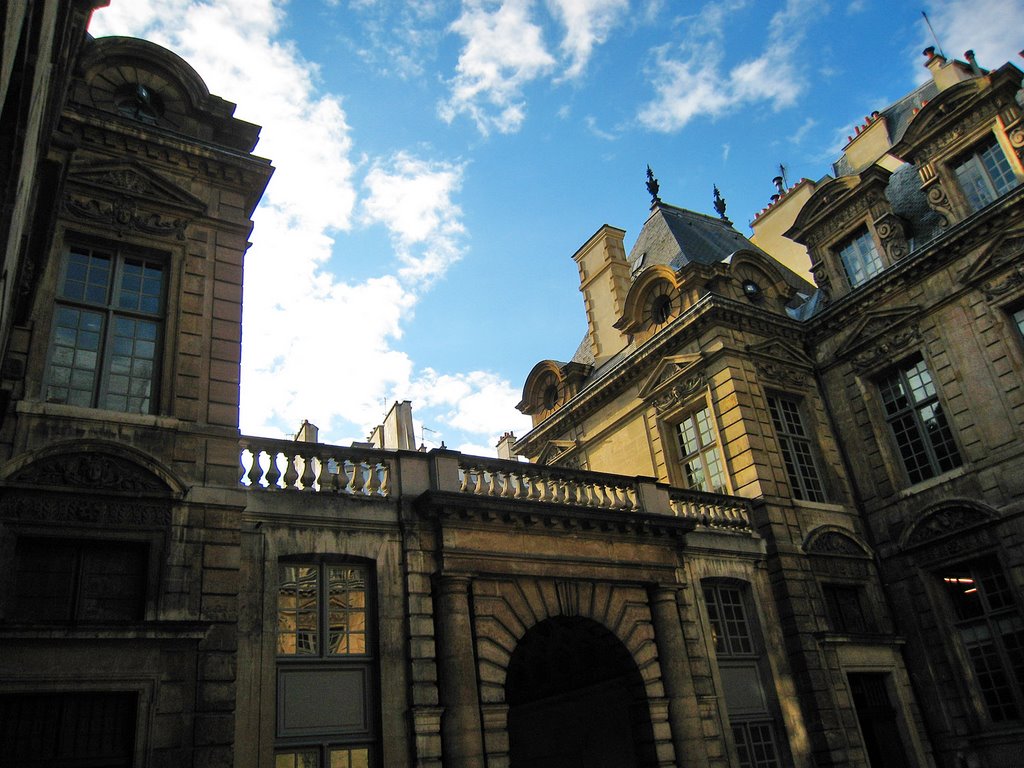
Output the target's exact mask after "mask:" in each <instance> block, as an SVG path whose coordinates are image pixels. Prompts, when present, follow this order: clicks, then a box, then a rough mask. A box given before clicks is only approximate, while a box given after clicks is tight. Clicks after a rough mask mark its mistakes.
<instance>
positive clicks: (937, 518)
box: [904, 507, 989, 547]
mask: <svg viewBox="0 0 1024 768" xmlns="http://www.w3.org/2000/svg"><path fill="white" fill-rule="evenodd" d="M988 521H989V517H988V516H987V515H984V514H982V513H981V512H979V511H977V510H974V509H969V508H967V507H947V508H944V509H939V510H937V511H935V512H932V513H930V514H927V515H925V517H924V518H923V519H922V520H921V521H920V522H919V523H918V524H917V525H916V526H914V529H913V531H911V533H910V535H909V536H908V537H907V540H906V542H905V543H904V546H905V547H914V546H918V545H921V544H925V543H928V542H930V541H934V540H936V539H941V538H943V537H944V536H950V535H952V534H957V535H958V537H959V536H960V535H962V534H963V533H964V532H965V531H966V530H967V529H969V528H973V527H975V526H977V525H980V524H982V523H986V522H988Z"/></svg>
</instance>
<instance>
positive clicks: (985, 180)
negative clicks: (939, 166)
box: [947, 131, 1024, 216]
mask: <svg viewBox="0 0 1024 768" xmlns="http://www.w3.org/2000/svg"><path fill="white" fill-rule="evenodd" d="M986 156H989V157H992V158H995V159H996V160H997V161H998V160H1001V161H1002V163H1003V166H1004V167H1003V168H1000V169H998V176H999V177H1001V178H999V179H995V178H993V176H992V173H993V169H991V168H990V167H989V164H988V163H987V162H986ZM968 166H970V168H969V170H970V179H967V181H970V182H973V188H969V187H968V185H967V183H966V182H965V177H966V176H967V175H968V174H967V172H966V171H964V169H965V168H967V167H968ZM947 167H948V168H949V174H950V177H951V178H952V180H953V183H954V184H955V186H956V189H957V191H958V192H959V193H960V197H961V199H962V200H963V204H964V209H965V212H966V214H967V215H968V216H970V215H972V214H975V213H977V212H978V211H980V210H982V209H983V208H986V207H988V206H989V205H991V204H992V203H994V202H995V201H996V200H998V199H999V198H1001V197H1003V196H1004V195H1006V194H1008V193H1010V192H1011V191H1013V190H1014V189H1015V188H1017V187H1018V186H1020V185H1021V183H1024V181H1022V179H1021V176H1020V174H1019V173H1018V172H1017V169H1016V168H1014V163H1013V160H1012V159H1011V158H1010V157H1009V156H1008V155H1007V153H1006V149H1005V148H1004V147H1003V144H1002V142H1000V140H999V137H998V136H997V135H996V133H995V132H992V131H989V132H986V133H984V134H982V135H980V136H978V137H977V138H975V139H974V140H973V141H972V142H971V143H970V145H968V146H967V147H966V148H965V149H962V150H961V151H959V152H957V153H956V154H955V155H954V156H953V157H952V158H950V160H949V161H948V162H947ZM962 171H964V172H962ZM1005 177H1009V179H1010V181H1011V182H1012V183H1009V184H1005V181H1004V179H1005ZM997 181H998V185H997ZM979 183H980V184H979ZM979 186H980V187H982V188H983V189H981V190H979ZM979 192H981V193H983V194H978V193H979ZM982 197H984V198H985V199H982Z"/></svg>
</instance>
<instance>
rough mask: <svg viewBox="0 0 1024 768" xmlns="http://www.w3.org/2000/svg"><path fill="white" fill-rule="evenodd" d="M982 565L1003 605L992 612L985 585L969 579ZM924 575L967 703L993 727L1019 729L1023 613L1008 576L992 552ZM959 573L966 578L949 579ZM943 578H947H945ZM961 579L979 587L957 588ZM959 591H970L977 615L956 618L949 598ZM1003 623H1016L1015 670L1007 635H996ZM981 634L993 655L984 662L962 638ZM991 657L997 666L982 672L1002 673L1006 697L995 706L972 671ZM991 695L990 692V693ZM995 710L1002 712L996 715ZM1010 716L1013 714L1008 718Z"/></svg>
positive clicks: (1023, 705) (1023, 715)
mask: <svg viewBox="0 0 1024 768" xmlns="http://www.w3.org/2000/svg"><path fill="white" fill-rule="evenodd" d="M981 566H985V567H987V568H988V574H989V575H993V574H994V575H995V576H997V577H998V578H999V579H1000V580H1001V581H1002V584H1003V587H1004V594H1003V595H1002V596H1001V599H1002V600H1003V601H1004V602H1003V604H1002V605H1001V606H995V607H994V606H993V605H992V602H993V601H991V600H990V599H989V594H988V592H989V590H988V587H986V586H985V581H984V580H983V579H981V578H973V577H974V576H976V575H977V574H979V573H980V571H979V570H975V569H977V568H980V567H981ZM929 571H930V576H931V578H932V583H933V584H934V585H935V587H936V591H937V592H939V594H940V595H941V605H942V606H943V611H942V613H943V614H945V616H946V617H947V618H948V621H949V625H950V628H951V629H952V630H953V631H952V632H951V633H949V637H950V640H951V641H952V642H953V643H954V644H955V645H956V647H957V649H958V650H959V653H958V654H957V655H958V657H959V659H960V664H961V665H962V667H963V668H964V673H965V674H962V675H960V677H961V678H962V679H963V680H964V681H965V682H967V683H968V685H969V691H970V694H971V698H972V699H974V700H975V701H976V703H977V707H978V710H979V713H980V714H981V715H982V716H983V717H985V718H986V719H987V720H988V721H989V722H990V723H992V724H993V725H997V726H1000V725H1009V726H1017V727H1019V726H1020V724H1021V723H1022V722H1024V611H1022V608H1021V600H1020V596H1019V590H1018V589H1016V588H1015V585H1014V584H1013V583H1012V581H1011V580H1010V575H1009V572H1008V571H1007V569H1006V568H1005V567H1004V565H1003V563H1002V562H1001V559H1000V557H999V556H998V554H997V553H995V552H991V551H989V552H980V553H976V554H974V555H973V556H971V557H969V558H967V559H965V560H958V561H955V562H951V563H944V564H942V565H939V566H936V567H932V568H930V569H929ZM962 572H967V573H968V574H969V575H968V576H967V577H962V576H956V575H953V574H957V573H962ZM944 573H946V574H951V575H949V576H944V575H943V574H944ZM962 578H968V579H971V583H973V584H980V585H981V589H980V590H978V589H977V587H970V585H969V584H967V582H963V583H960V579H962ZM960 586H967V587H968V589H967V590H965V594H967V593H968V592H971V591H973V592H974V593H976V594H977V595H978V597H979V598H980V603H979V604H978V605H979V608H980V609H981V610H980V611H979V612H978V613H976V614H974V615H970V616H963V615H961V614H960V611H959V610H958V606H957V604H956V602H955V601H954V598H953V597H952V593H953V592H954V591H955V590H957V589H958V588H959V587H960ZM1006 622H1013V623H1014V624H1015V627H1013V628H1014V629H1015V632H1016V633H1017V634H1018V635H1019V636H1020V637H1018V638H1017V639H1018V642H1019V643H1020V645H1019V646H1018V648H1017V653H1018V654H1021V656H1022V660H1021V662H1020V665H1019V667H1017V668H1015V667H1014V662H1013V658H1012V656H1013V654H1012V651H1010V650H1007V648H1006V645H1005V639H1004V638H1005V637H1006V634H1005V633H1003V634H1000V631H999V630H1000V629H1001V627H1000V624H1004V625H1005V624H1006ZM979 630H981V631H979ZM985 631H987V632H988V640H989V643H990V644H991V645H992V646H993V649H994V651H993V652H992V653H989V654H987V656H986V658H985V659H979V658H976V657H975V656H974V655H973V654H972V649H971V645H969V644H968V640H967V638H966V635H967V634H968V632H971V633H972V634H974V636H975V637H974V639H975V640H977V639H978V638H982V633H983V632H985ZM982 639H983V638H982ZM993 657H994V658H995V660H996V661H997V662H998V665H997V666H989V667H988V670H987V673H988V674H989V675H991V674H993V673H1001V675H1002V677H1003V679H1004V683H1005V686H1004V687H1005V689H1006V692H1007V694H1008V699H1006V698H1004V699H1003V700H1002V701H1000V702H993V701H992V700H991V698H990V696H989V695H988V694H987V690H988V689H986V688H985V687H984V683H983V680H982V675H981V673H980V672H979V669H978V666H977V662H978V661H985V662H986V663H988V662H991V661H992V660H993ZM993 693H995V691H994V689H993ZM997 709H998V710H1001V711H996V710H997ZM1011 711H1012V712H1013V714H1009V712H1011Z"/></svg>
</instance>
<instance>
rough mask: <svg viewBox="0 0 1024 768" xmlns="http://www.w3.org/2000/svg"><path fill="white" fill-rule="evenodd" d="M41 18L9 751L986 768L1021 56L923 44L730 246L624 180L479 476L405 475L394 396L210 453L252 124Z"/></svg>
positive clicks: (60, 761)
mask: <svg viewBox="0 0 1024 768" xmlns="http://www.w3.org/2000/svg"><path fill="white" fill-rule="evenodd" d="M93 5H95V3H94V4H93ZM37 7H38V8H41V9H42V8H45V9H47V10H46V11H45V12H44V11H38V12H35V11H34V12H35V13H38V14H42V15H37V16H31V14H30V13H29V12H27V11H26V12H25V13H22V14H21V15H20V16H19V15H18V14H17V13H12V14H8V16H7V20H6V23H7V25H8V26H7V27H5V40H8V39H12V40H13V39H18V40H26V41H29V42H31V43H32V45H36V43H37V41H38V40H40V39H49V40H51V41H53V48H52V61H53V63H54V66H55V67H56V69H55V70H54V71H55V72H58V73H62V74H61V75H60V77H61V78H63V80H61V79H55V80H53V81H51V82H50V86H49V90H48V91H46V92H45V93H44V92H41V91H39V90H38V88H39V84H40V82H42V81H41V80H40V78H39V77H36V76H35V75H32V74H31V72H28V70H26V69H24V67H23V65H22V64H17V62H29V61H32V62H37V61H39V60H40V59H39V57H36V56H28V57H24V58H17V57H15V58H11V57H9V56H8V50H7V48H6V47H5V49H4V56H3V59H2V61H3V62H4V67H5V68H4V70H3V73H4V79H3V81H2V83H3V86H4V88H5V93H7V94H8V96H5V99H4V102H3V104H4V108H3V109H4V111H3V112H2V113H0V130H2V131H3V135H4V136H19V137H26V136H27V137H30V138H29V139H26V142H27V143H28V144H31V152H30V151H29V147H28V146H26V147H24V148H23V150H21V151H19V152H13V151H12V152H11V153H10V154H9V155H8V156H5V157H6V159H5V162H8V164H9V165H10V164H11V163H12V162H13V161H14V160H16V161H17V163H22V165H21V166H19V168H22V169H23V170H20V171H19V173H20V174H21V176H22V177H24V178H25V179H27V180H28V183H27V185H23V186H22V187H21V188H22V189H28V190H30V191H31V194H30V199H25V200H22V199H21V198H20V197H17V193H16V192H12V190H13V189H17V188H16V187H12V186H11V185H10V184H8V187H6V188H5V192H4V194H5V195H7V197H5V203H7V202H11V201H14V200H15V199H16V198H17V201H18V202H17V204H14V205H6V206H5V209H4V211H5V216H6V218H5V219H4V220H3V227H4V230H3V231H2V232H0V235H2V236H3V242H4V243H5V248H6V250H5V252H4V264H5V269H6V272H5V274H6V275H8V278H5V279H10V280H11V281H12V282H11V284H10V286H8V284H6V283H5V288H4V290H5V294H4V296H5V299H4V304H3V323H4V324H3V326H2V329H3V334H2V337H0V343H2V358H0V360H2V362H0V392H2V394H3V397H2V400H0V405H2V406H3V409H2V413H0V416H2V422H0V755H3V758H0V759H2V760H5V761H7V762H11V763H12V764H16V765H48V766H70V765H82V764H90V765H109V766H226V765H235V766H238V768H249V767H250V766H266V767H268V768H269V766H274V767H275V768H285V767H289V768H299V767H300V766H301V767H302V768H312V767H313V766H330V767H331V768H336V767H338V766H341V767H342V768H361V767H363V766H366V768H370V767H371V766H372V767H373V768H402V767H403V766H409V767H410V768H412V766H417V767H423V768H440V767H441V766H446V767H452V768H454V767H456V766H457V767H459V768H470V767H472V768H484V767H485V766H486V768H505V767H506V766H512V767H513V768H518V767H519V766H526V767H531V766H534V767H539V766H555V765H558V766H563V765H565V766H571V765H587V766H617V767H621V766H635V767H636V768H641V767H648V766H663V767H665V768H667V767H668V766H697V767H700V768H725V767H726V766H730V767H733V768H745V767H746V766H756V768H769V767H770V766H779V767H781V766H801V767H806V768H810V767H811V766H844V767H848V768H854V767H855V766H856V767H860V768H863V767H865V766H872V768H880V767H882V766H920V767H921V768H925V767H928V768H932V767H933V766H934V767H935V768H962V766H970V767H971V768H995V767H996V766H1009V765H1013V764H1014V761H1015V755H1016V752H1017V751H1019V745H1020V743H1022V741H1024V727H1022V717H1024V685H1022V683H1024V623H1022V613H1021V611H1022V607H1021V585H1022V579H1024V568H1022V565H1024V563H1022V560H1024V552H1022V551H1021V537H1020V534H1021V522H1020V512H1021V509H1022V501H1021V496H1022V489H1021V485H1020V483H1021V480H1020V478H1021V476H1022V474H1024V473H1022V471H1021V470H1022V469H1024V468H1022V467H1021V466H1020V465H1021V462H1022V450H1024V447H1022V443H1021V440H1020V437H1019V435H1020V433H1021V419H1022V418H1024V408H1022V406H1021V397H1022V390H1021V387H1020V380H1021V371H1022V369H1024V339H1022V326H1024V279H1022V278H1021V275H1022V274H1024V273H1022V272H1021V267H1020V264H1021V254H1022V252H1024V234H1022V233H1024V222H1022V221H1021V219H1022V217H1024V204H1022V202H1021V200H1022V196H1024V185H1021V184H1020V182H1021V181H1022V180H1024V171H1022V166H1021V151H1022V146H1024V130H1022V125H1021V111H1020V106H1019V102H1020V98H1019V89H1020V85H1021V73H1020V72H1019V71H1018V70H1017V69H1015V68H1014V67H1012V66H1010V65H1006V66H1004V67H1002V68H1000V69H998V70H994V71H991V72H987V71H984V70H982V69H981V68H980V67H978V66H977V64H976V63H975V62H974V61H973V59H972V58H968V62H966V63H965V62H959V61H951V62H947V61H946V60H944V59H942V58H941V57H938V56H932V57H930V58H929V69H930V71H931V72H932V75H933V77H932V78H931V80H929V82H927V83H925V84H924V85H923V86H921V88H920V89H918V91H915V92H914V93H913V94H910V95H908V97H906V98H905V99H903V100H901V101H900V102H897V103H896V104H894V105H893V106H892V107H890V108H889V109H887V110H884V111H883V112H881V113H879V114H878V115H874V116H872V118H870V119H869V121H868V122H867V124H866V125H865V126H864V127H863V130H861V131H859V132H858V134H857V136H856V138H851V142H850V145H849V146H848V147H847V148H846V150H845V152H844V155H843V157H842V158H841V159H840V161H839V162H838V163H837V164H836V167H835V176H834V177H832V176H827V177H825V178H823V179H821V180H819V181H817V182H811V181H808V180H803V181H801V182H800V183H799V184H798V185H796V186H795V187H794V188H793V189H791V190H785V189H783V190H782V191H780V194H779V196H778V198H777V199H776V200H775V201H774V202H773V205H772V206H771V207H770V208H769V209H768V210H766V211H764V212H762V214H760V215H759V217H758V219H757V220H756V221H755V224H754V230H755V234H754V237H753V238H751V239H747V238H745V237H744V236H743V235H741V234H740V233H739V232H737V231H736V230H735V229H734V228H733V227H732V225H731V222H729V221H728V220H727V219H726V218H725V210H724V205H721V206H720V213H719V216H718V217H715V216H705V215H703V214H700V213H695V212H692V211H686V210H683V209H679V208H676V207H674V206H671V205H668V204H666V203H664V202H662V201H661V199H660V198H659V197H658V188H657V183H656V181H655V180H654V179H653V175H652V176H651V178H650V185H649V189H650V191H651V193H652V198H653V201H652V208H651V215H650V217H649V219H648V220H647V222H645V224H644V225H643V227H642V229H641V231H640V233H639V235H638V237H637V239H636V243H635V245H634V247H633V248H632V251H631V253H630V254H629V255H628V256H627V254H626V253H625V248H624V245H623V243H624V237H625V233H624V232H623V231H622V230H620V229H616V228H613V227H610V226H603V227H601V228H600V229H599V230H598V231H597V232H596V233H595V234H594V236H593V237H591V238H590V239H589V240H588V241H587V242H586V243H585V244H584V245H583V246H582V247H581V248H580V249H579V251H577V253H576V254H575V255H574V259H575V261H576V263H577V264H578V266H579V271H580V289H581V291H582V293H583V296H584V307H585V311H586V316H587V322H588V331H587V335H586V338H585V339H584V341H583V344H582V345H581V346H580V348H579V350H577V352H576V354H575V355H574V356H573V358H572V359H571V360H570V361H569V362H558V361H554V360H546V361H543V362H541V363H539V364H538V365H537V366H536V367H535V368H534V369H533V371H532V372H531V373H530V374H529V376H528V377H527V380H526V384H525V387H524V394H523V401H522V403H521V408H522V409H523V410H524V411H525V412H527V413H529V414H531V415H532V416H533V422H534V423H533V429H532V430H531V431H530V432H529V433H528V434H527V435H525V436H524V437H523V438H522V439H520V440H518V441H515V440H514V439H513V438H512V437H511V436H506V437H505V438H504V439H503V441H502V451H503V452H504V453H505V454H507V455H506V458H504V459H484V458H479V457H471V456H464V455H462V454H459V453H457V452H453V451H447V450H435V451H430V452H420V451H417V450H414V449H413V444H412V431H411V429H410V421H409V420H410V418H411V410H410V405H409V404H408V403H397V404H396V405H395V407H394V409H393V410H392V412H391V414H389V416H388V418H387V419H386V420H385V424H384V425H382V427H381V428H379V429H378V430H376V431H375V432H374V435H373V439H372V440H371V441H370V442H368V443H364V444H357V445H353V446H351V447H341V446H332V445H326V444H323V443H320V442H318V441H317V439H316V430H315V428H314V427H313V426H312V425H309V424H304V425H303V427H302V428H301V429H300V432H299V434H298V435H297V436H296V439H295V440H291V441H288V440H273V439H263V438H259V437H254V436H240V435H239V431H238V389H239V359H240V343H241V342H240V317H241V301H242V293H241V285H242V262H243V256H244V253H245V250H246V248H247V246H248V241H247V239H248V236H249V234H250V230H251V226H252V223H251V216H252V212H253V210H254V208H255V206H256V204H257V202H258V200H259V198H260V195H261V194H262V192H263V189H264V187H265V185H266V184H267V181H268V180H269V178H270V174H271V172H272V168H271V166H270V164H269V162H268V161H267V160H263V159H261V158H259V157H257V156H255V155H253V149H254V147H255V144H256V140H257V137H258V130H259V129H258V128H257V127H256V126H252V125H249V124H247V123H244V122H243V121H240V120H238V119H236V118H234V117H233V116H232V111H233V106H232V105H231V104H230V103H228V102H225V101H223V100H222V99H219V98H218V97H216V96H212V95H211V94H210V93H209V92H208V90H207V88H206V86H205V85H204V84H203V82H202V80H201V78H200V77H199V76H198V75H197V74H196V73H195V72H194V71H193V70H192V69H191V68H190V67H189V66H188V65H187V64H186V63H185V62H183V61H182V60H181V59H179V58H178V57H176V56H174V55H173V54H172V53H170V52H168V51H166V50H163V49H161V48H159V47H157V46H154V45H151V44H149V43H145V42H143V41H139V40H130V39H124V38H105V39H99V40H91V39H86V38H84V37H83V34H84V33H83V32H82V30H83V29H84V25H85V21H86V19H87V15H88V12H89V10H90V8H91V6H90V5H89V4H88V3H84V2H83V3H68V4H46V3H41V4H39V5H38V6H37ZM18 8H22V6H18ZM46 14H49V15H46ZM30 22H31V23H30ZM44 22H45V23H44ZM32 24H38V25H42V26H41V27H33V26H32ZM47 25H49V26H47ZM37 28H45V29H47V30H49V32H48V34H49V35H50V36H49V38H47V37H46V36H45V35H44V36H43V37H42V38H40V37H39V36H38V35H35V34H34V33H31V30H33V29H37ZM15 33H17V34H15ZM19 35H23V36H22V37H19ZM29 42H26V43H25V45H28V44H29ZM46 55H51V54H50V53H47V54H46ZM9 61H15V62H16V65H12V66H11V67H9V66H8V62H9ZM19 66H22V69H18V67H19ZM44 79H45V78H44ZM26 89H27V90H26ZM32 89H36V90H35V91H33V90H32ZM44 90H45V89H44ZM30 93H37V94H40V98H43V99H44V101H45V102H46V108H45V109H42V110H41V111H40V112H38V113H34V114H33V115H31V116H30V115H27V114H26V113H24V112H22V111H19V110H18V109H11V108H9V105H10V104H18V103H21V102H22V101H23V100H24V99H26V98H29V97H28V96H26V94H30ZM6 146H7V145H5V147H6ZM12 167H13V165H12ZM26 168H27V169H29V170H28V171H26V170H24V169H26ZM33 168H34V170H32V169H33ZM29 171H31V172H29ZM11 212H13V213H11ZM776 251H777V252H778V253H779V258H775V257H774V253H775V252H776ZM11 276H17V277H16V278H15V277H11ZM8 297H11V298H8ZM513 443H514V447H513V445H512V444H513ZM514 452H515V453H519V454H522V455H524V456H526V457H527V458H528V459H530V462H520V461H513V460H511V455H512V453H514ZM239 475H241V480H240V479H239Z"/></svg>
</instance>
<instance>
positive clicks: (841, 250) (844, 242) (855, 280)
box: [831, 221, 888, 290]
mask: <svg viewBox="0 0 1024 768" xmlns="http://www.w3.org/2000/svg"><path fill="white" fill-rule="evenodd" d="M865 244H867V245H868V246H870V248H869V249H865V248H864V245H865ZM831 250H832V253H833V254H834V255H835V259H836V262H837V263H838V265H839V267H840V270H841V271H840V274H842V275H843V276H844V277H845V278H846V283H847V285H849V286H850V290H854V289H856V288H859V287H860V286H862V285H864V284H865V283H867V282H869V281H870V280H871V279H872V278H873V277H875V276H876V275H878V274H880V273H881V272H883V271H885V268H886V266H888V265H887V264H886V263H885V256H884V253H885V251H884V249H883V248H880V247H879V243H878V240H877V239H876V238H875V232H874V230H873V229H872V228H871V227H870V226H868V223H867V222H866V221H865V222H862V223H861V224H860V225H858V226H857V227H854V228H853V229H852V230H850V231H848V232H847V233H846V234H845V235H843V237H841V238H839V239H838V240H836V241H835V243H834V244H833V245H832V247H831ZM847 253H849V255H850V256H851V258H852V257H856V258H857V259H858V260H859V261H858V262H853V261H851V260H848V259H847ZM872 257H873V258H872ZM861 273H863V276H861V277H857V275H858V274H861Z"/></svg>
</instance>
